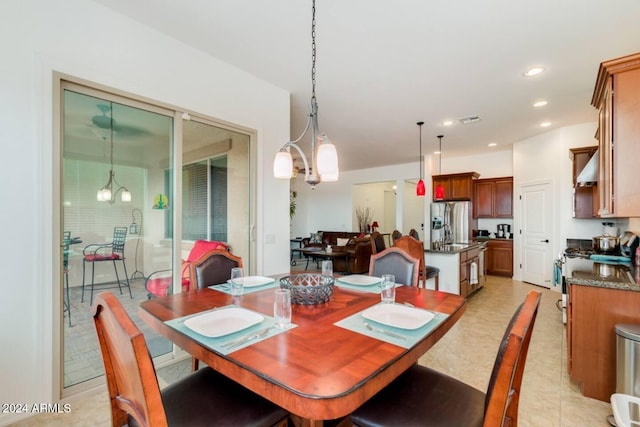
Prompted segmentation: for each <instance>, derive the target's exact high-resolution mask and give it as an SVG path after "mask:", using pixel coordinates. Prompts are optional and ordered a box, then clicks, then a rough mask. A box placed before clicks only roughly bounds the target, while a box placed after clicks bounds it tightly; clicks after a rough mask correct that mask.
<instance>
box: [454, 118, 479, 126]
mask: <svg viewBox="0 0 640 427" xmlns="http://www.w3.org/2000/svg"><path fill="white" fill-rule="evenodd" d="M480 120H482V119H481V118H480V116H468V117H463V118H461V119H458V121H460V123H462V124H463V125H468V124H471V123H478V122H479V121H480Z"/></svg>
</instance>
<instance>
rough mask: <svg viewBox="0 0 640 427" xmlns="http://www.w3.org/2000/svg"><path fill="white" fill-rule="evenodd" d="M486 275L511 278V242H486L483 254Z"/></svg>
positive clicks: (507, 240) (501, 240) (508, 240)
mask: <svg viewBox="0 0 640 427" xmlns="http://www.w3.org/2000/svg"><path fill="white" fill-rule="evenodd" d="M485 265H486V268H487V274H491V275H494V276H505V277H512V276H513V240H511V239H491V240H488V241H487V251H486V252H485Z"/></svg>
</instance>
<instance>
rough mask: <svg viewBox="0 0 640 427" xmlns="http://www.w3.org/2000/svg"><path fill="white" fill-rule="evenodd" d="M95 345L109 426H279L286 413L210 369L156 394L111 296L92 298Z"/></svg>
mask: <svg viewBox="0 0 640 427" xmlns="http://www.w3.org/2000/svg"><path fill="white" fill-rule="evenodd" d="M95 300H96V302H95V304H94V305H93V308H92V314H93V320H94V323H95V327H96V332H97V334H98V340H99V342H100V350H101V351H102V359H103V361H104V368H105V375H106V379H107V386H108V390H109V399H110V403H111V421H112V425H113V426H124V425H127V424H128V425H129V426H132V425H138V426H153V427H156V426H168V425H174V426H175V425H189V426H205V425H228V426H245V425H252V426H274V425H277V426H285V425H286V423H287V417H288V416H287V412H286V411H284V410H283V409H281V408H279V407H277V406H276V405H274V404H272V403H271V402H269V401H267V400H265V399H263V398H262V397H260V396H258V395H257V394H255V393H254V392H252V391H250V390H248V389H246V388H244V387H242V386H241V385H239V384H237V383H235V382H233V381H231V380H230V379H228V378H227V377H225V376H224V375H221V374H219V373H217V372H216V371H214V370H213V369H211V368H208V367H207V368H203V369H200V370H199V371H197V372H196V373H193V374H190V375H188V376H187V377H185V378H183V379H181V380H178V381H177V382H174V383H172V384H171V385H169V386H167V387H166V388H164V389H163V390H162V391H160V387H159V385H158V379H157V377H156V372H155V369H154V366H153V361H152V360H151V356H150V355H149V350H148V348H147V344H146V342H145V339H144V336H143V335H142V332H141V331H140V330H139V329H138V327H137V326H136V325H135V324H134V323H133V321H132V320H131V318H130V317H129V315H128V314H127V312H126V311H125V309H124V307H122V304H121V303H120V301H118V299H117V298H116V297H115V295H113V294H111V293H109V292H102V293H100V294H98V295H96V298H95Z"/></svg>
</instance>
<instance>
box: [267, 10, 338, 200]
mask: <svg viewBox="0 0 640 427" xmlns="http://www.w3.org/2000/svg"><path fill="white" fill-rule="evenodd" d="M309 130H311V164H309V162H308V161H307V157H306V156H305V154H304V153H303V152H302V149H301V148H300V146H299V145H298V142H299V141H300V140H301V139H302V138H303V137H304V136H305V135H306V133H307V131H309ZM316 146H317V152H316ZM291 148H294V149H295V150H296V151H297V152H298V154H300V157H301V158H302V162H303V163H304V181H305V182H306V183H307V184H309V185H310V186H311V188H315V186H316V185H317V184H319V183H320V182H329V181H337V180H338V174H339V171H338V153H337V152H336V147H335V145H333V144H332V143H331V142H330V141H329V138H328V137H327V135H326V134H324V133H320V130H319V128H318V103H317V101H316V2H315V0H313V4H312V19H311V105H310V109H309V118H308V119H307V124H306V126H305V128H304V131H302V134H300V136H299V137H298V138H297V139H295V140H293V141H289V142H287V143H286V144H284V145H283V146H282V148H281V149H280V151H279V152H278V153H277V154H276V157H275V159H274V161H273V176H274V177H276V178H283V179H291V178H292V177H293V176H294V175H293V159H292V157H291V150H290V149H291Z"/></svg>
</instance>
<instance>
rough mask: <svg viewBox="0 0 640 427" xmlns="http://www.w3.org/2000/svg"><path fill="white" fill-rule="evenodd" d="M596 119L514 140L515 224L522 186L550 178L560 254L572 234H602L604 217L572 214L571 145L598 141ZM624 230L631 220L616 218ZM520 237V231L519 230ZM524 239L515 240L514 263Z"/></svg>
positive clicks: (555, 237)
mask: <svg viewBox="0 0 640 427" xmlns="http://www.w3.org/2000/svg"><path fill="white" fill-rule="evenodd" d="M595 130H596V123H584V124H581V125H575V126H568V127H564V128H560V129H557V130H553V131H550V132H547V133H545V134H542V135H539V136H537V137H535V138H530V139H527V140H524V141H520V142H518V143H516V144H514V149H513V152H514V154H513V159H514V160H513V165H514V167H513V170H514V192H515V194H516V198H515V199H514V211H515V214H514V216H515V219H514V228H515V229H516V230H517V229H518V227H519V226H520V224H519V223H518V212H520V205H519V203H518V199H517V194H518V187H519V186H521V185H523V184H526V183H533V182H536V181H540V180H549V181H550V182H551V183H552V188H553V193H554V200H553V202H554V205H553V218H554V230H553V237H552V241H551V244H552V245H553V253H554V254H558V253H559V252H560V251H562V250H563V249H564V248H565V247H566V240H567V239H568V238H577V239H590V238H591V237H593V236H597V235H600V234H602V220H599V219H575V218H573V217H572V203H573V199H572V185H573V183H572V176H571V174H572V163H571V159H570V157H569V149H570V148H574V147H587V146H592V145H596V140H595V139H594V137H593V136H594V134H595ZM614 222H616V224H617V225H618V226H619V227H620V230H621V231H623V230H626V228H627V227H628V220H626V219H618V220H614ZM516 238H517V234H516ZM521 253H522V251H521V247H520V242H519V241H518V240H517V239H516V241H514V264H515V266H516V267H517V266H519V264H520V261H521ZM520 273H521V271H520V269H519V268H515V269H514V277H515V278H516V279H518V278H520V277H521V274H520Z"/></svg>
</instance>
